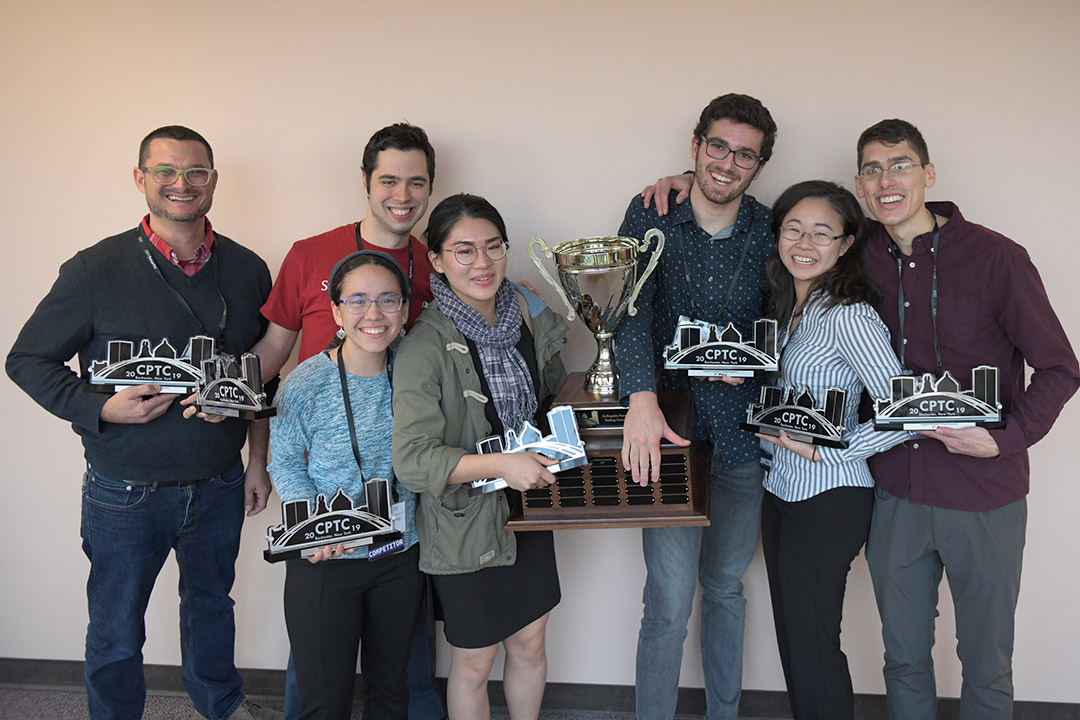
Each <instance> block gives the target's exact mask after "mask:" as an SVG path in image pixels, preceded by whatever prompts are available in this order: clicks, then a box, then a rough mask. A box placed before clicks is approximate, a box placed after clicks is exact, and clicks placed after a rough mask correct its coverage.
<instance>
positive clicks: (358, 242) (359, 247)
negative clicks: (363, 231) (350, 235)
mask: <svg viewBox="0 0 1080 720" xmlns="http://www.w3.org/2000/svg"><path fill="white" fill-rule="evenodd" d="M376 247H377V246H376ZM356 249H357V250H363V249H364V238H362V237H360V223H356ZM379 249H380V250H381V249H382V248H379ZM412 269H413V259H412V238H409V290H410V292H411V291H412V286H413V281H412Z"/></svg>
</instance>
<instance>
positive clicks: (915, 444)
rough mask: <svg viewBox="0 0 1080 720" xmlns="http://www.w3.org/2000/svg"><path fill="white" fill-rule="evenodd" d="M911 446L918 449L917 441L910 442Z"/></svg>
mask: <svg viewBox="0 0 1080 720" xmlns="http://www.w3.org/2000/svg"><path fill="white" fill-rule="evenodd" d="M911 447H913V448H914V449H916V450H918V449H919V443H911Z"/></svg>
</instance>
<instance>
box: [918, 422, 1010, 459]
mask: <svg viewBox="0 0 1080 720" xmlns="http://www.w3.org/2000/svg"><path fill="white" fill-rule="evenodd" d="M919 434H920V435H924V436H926V437H928V438H934V439H935V440H940V441H941V442H942V443H944V445H945V449H947V450H948V451H949V452H951V453H952V454H953V455H970V456H972V457H978V458H992V457H997V456H998V453H999V452H1000V451H999V450H998V446H997V442H996V441H995V440H994V438H993V437H992V436H991V435H990V432H989V431H988V430H987V429H986V428H984V427H979V426H977V425H976V426H975V427H966V428H949V427H939V428H937V429H936V430H920V431H919Z"/></svg>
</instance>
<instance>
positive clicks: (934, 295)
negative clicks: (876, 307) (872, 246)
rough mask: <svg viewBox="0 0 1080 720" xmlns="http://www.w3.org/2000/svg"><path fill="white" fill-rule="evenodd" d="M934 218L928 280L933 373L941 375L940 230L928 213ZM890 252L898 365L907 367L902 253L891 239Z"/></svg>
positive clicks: (935, 220) (935, 219)
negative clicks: (931, 273) (931, 269)
mask: <svg viewBox="0 0 1080 720" xmlns="http://www.w3.org/2000/svg"><path fill="white" fill-rule="evenodd" d="M930 215H931V216H932V217H933V218H934V239H933V249H932V251H931V254H933V256H934V277H933V280H931V281H930V318H931V320H932V322H933V324H934V356H935V357H936V358H937V367H936V368H935V370H934V375H935V376H937V377H941V342H940V341H939V340H938V329H937V308H938V305H937V301H938V278H937V254H938V241H939V239H940V235H941V231H940V230H939V229H938V222H937V215H934V214H933V213H930ZM892 253H893V255H895V256H896V278H897V292H896V305H897V310H898V311H899V313H900V343H899V346H900V349H899V353H898V354H899V355H900V366H901V367H904V368H907V365H906V364H905V363H904V352H905V351H906V350H907V337H906V336H905V334H904V253H902V252H901V251H900V247H899V246H898V245H897V244H896V241H892Z"/></svg>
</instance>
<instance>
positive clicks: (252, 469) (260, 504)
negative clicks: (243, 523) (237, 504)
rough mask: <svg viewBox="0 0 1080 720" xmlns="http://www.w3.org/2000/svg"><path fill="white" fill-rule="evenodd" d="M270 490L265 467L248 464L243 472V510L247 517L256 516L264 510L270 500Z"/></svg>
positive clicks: (268, 477) (268, 476)
mask: <svg viewBox="0 0 1080 720" xmlns="http://www.w3.org/2000/svg"><path fill="white" fill-rule="evenodd" d="M272 489H273V487H272V486H271V484H270V475H269V473H267V472H266V466H265V465H263V464H257V463H250V462H249V463H248V466H247V470H246V471H245V472H244V510H246V511H247V516H248V517H251V516H252V515H258V514H259V513H261V512H262V511H263V510H264V509H266V501H267V500H269V499H270V492H271V490H272Z"/></svg>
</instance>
